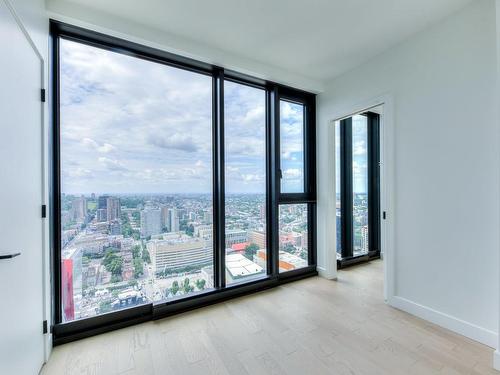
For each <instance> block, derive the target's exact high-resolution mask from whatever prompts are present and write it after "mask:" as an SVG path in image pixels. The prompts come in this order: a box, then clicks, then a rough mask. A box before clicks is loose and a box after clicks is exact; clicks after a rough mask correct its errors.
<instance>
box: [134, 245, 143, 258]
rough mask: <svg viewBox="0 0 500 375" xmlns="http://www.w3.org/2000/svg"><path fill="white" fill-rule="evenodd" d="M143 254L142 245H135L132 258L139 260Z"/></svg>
mask: <svg viewBox="0 0 500 375" xmlns="http://www.w3.org/2000/svg"><path fill="white" fill-rule="evenodd" d="M140 253H141V245H134V246H133V247H132V257H133V258H134V259H136V258H139V257H140Z"/></svg>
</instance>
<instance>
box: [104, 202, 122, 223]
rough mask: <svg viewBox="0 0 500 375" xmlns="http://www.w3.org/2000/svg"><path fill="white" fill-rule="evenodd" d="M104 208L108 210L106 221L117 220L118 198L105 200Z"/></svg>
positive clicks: (119, 211) (119, 210)
mask: <svg viewBox="0 0 500 375" xmlns="http://www.w3.org/2000/svg"><path fill="white" fill-rule="evenodd" d="M106 207H107V210H108V215H107V219H108V221H113V220H119V219H120V216H121V206H120V198H115V197H109V198H108V199H107V200H106Z"/></svg>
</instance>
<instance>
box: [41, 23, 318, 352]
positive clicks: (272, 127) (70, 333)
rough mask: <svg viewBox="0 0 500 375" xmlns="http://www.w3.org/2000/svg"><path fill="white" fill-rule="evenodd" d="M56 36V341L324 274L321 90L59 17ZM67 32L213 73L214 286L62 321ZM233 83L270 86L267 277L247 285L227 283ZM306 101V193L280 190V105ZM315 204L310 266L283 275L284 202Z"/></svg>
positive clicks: (53, 171)
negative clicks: (227, 94)
mask: <svg viewBox="0 0 500 375" xmlns="http://www.w3.org/2000/svg"><path fill="white" fill-rule="evenodd" d="M50 35H51V38H50V42H51V71H50V78H51V93H50V94H51V96H50V99H51V112H52V113H51V123H52V127H51V137H50V140H51V145H50V146H51V147H50V149H51V166H50V174H51V185H52V186H51V189H50V192H51V193H50V194H51V197H50V199H51V202H52V205H51V206H52V209H51V210H50V222H51V228H52V230H51V249H52V251H51V257H52V259H51V267H52V270H51V274H52V281H53V282H52V296H53V298H52V313H53V320H52V321H53V325H52V330H51V331H52V333H53V344H54V345H59V344H63V343H66V342H70V341H74V340H77V339H80V338H84V337H89V336H92V335H96V334H99V333H103V332H107V331H111V330H114V329H118V328H122V327H126V326H130V325H133V324H137V323H140V322H145V321H149V320H156V319H161V318H163V317H167V316H170V315H173V314H177V313H180V312H183V311H187V310H191V309H194V308H198V307H202V306H206V305H210V304H213V303H217V302H219V301H223V300H227V299H230V298H234V297H237V296H241V295H246V294H249V293H253V292H257V291H260V290H263V289H267V288H271V287H275V286H278V285H280V284H282V283H285V282H289V281H293V280H298V279H302V278H305V277H310V276H315V275H317V271H316V136H315V134H316V130H315V123H316V117H315V116H316V113H315V111H316V108H315V106H316V96H315V94H312V93H308V92H306V91H302V90H297V89H294V88H291V87H288V86H285V85H281V84H278V83H276V82H272V81H268V80H263V79H259V78H255V77H252V76H249V75H246V74H242V73H239V72H236V71H232V70H227V69H224V68H222V67H219V66H215V65H211V64H208V63H204V62H200V61H197V60H193V59H190V58H186V57H182V56H178V55H174V54H172V53H169V52H165V51H162V50H159V49H155V48H152V47H148V46H144V45H141V44H138V43H134V42H130V41H127V40H124V39H120V38H116V37H113V36H109V35H106V34H102V33H98V32H95V31H91V30H88V29H84V28H81V27H77V26H74V25H70V24H67V23H63V22H60V21H55V20H50ZM61 38H64V39H67V40H72V41H75V42H78V43H83V44H86V45H90V46H94V47H97V48H101V49H105V50H108V51H112V52H117V53H122V54H126V55H128V56H133V57H136V58H140V59H145V60H149V61H152V62H156V63H160V64H165V65H168V66H172V67H176V68H180V69H184V70H188V71H193V72H196V73H202V74H205V75H209V76H211V77H212V93H213V95H212V120H213V124H212V147H213V160H212V163H213V219H214V239H213V240H214V289H213V290H210V291H207V292H205V293H203V294H196V295H191V296H187V297H185V298H182V299H175V300H172V301H166V302H163V303H161V304H153V303H148V304H144V305H139V306H135V307H131V308H128V309H124V310H118V311H113V312H108V313H104V314H101V315H99V316H96V317H91V318H85V319H80V320H74V321H71V322H63V321H62V309H61V307H62V297H61V170H60V166H61V165H60V161H61V154H60V112H59V109H60V76H59V57H60V53H59V40H60V39H61ZM225 80H228V81H232V82H236V83H240V84H244V85H248V86H252V87H257V88H260V89H264V90H265V92H266V231H267V232H266V242H267V252H268V254H267V276H266V277H264V278H261V279H257V280H250V281H248V282H246V283H236V284H234V285H232V284H231V285H226V281H225V225H224V223H225V211H224V210H225V176H224V174H225V164H224V151H225V150H224V81H225ZM281 99H284V100H288V101H293V102H298V103H301V104H303V105H304V108H305V119H304V159H305V161H304V183H305V189H304V192H303V193H300V194H281V193H280V190H279V189H280V185H281V181H280V170H279V169H280V159H279V158H280V156H279V150H280V148H279V127H280V117H279V115H280V114H279V112H280V111H279V108H280V106H279V104H280V100H281ZM287 203H306V204H307V205H308V250H309V259H308V266H307V267H304V268H301V269H296V270H292V271H288V272H286V273H281V274H280V273H279V267H278V265H279V259H278V251H279V233H278V230H279V223H278V220H279V217H278V213H279V205H281V204H287Z"/></svg>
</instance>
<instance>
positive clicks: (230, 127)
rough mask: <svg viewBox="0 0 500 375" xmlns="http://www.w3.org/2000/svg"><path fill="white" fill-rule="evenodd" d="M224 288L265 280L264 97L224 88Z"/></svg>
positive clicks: (253, 91)
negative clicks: (229, 285)
mask: <svg viewBox="0 0 500 375" xmlns="http://www.w3.org/2000/svg"><path fill="white" fill-rule="evenodd" d="M224 85H225V86H224V100H225V103H224V116H225V118H224V121H225V123H224V132H225V148H226V149H225V162H226V179H225V180H226V207H225V213H226V283H227V284H232V283H236V282H242V281H248V280H251V279H255V278H259V277H263V276H266V257H267V250H266V248H267V246H266V93H265V91H264V90H261V89H257V88H253V87H249V86H245V85H241V84H238V83H234V82H229V81H226V82H225V83H224Z"/></svg>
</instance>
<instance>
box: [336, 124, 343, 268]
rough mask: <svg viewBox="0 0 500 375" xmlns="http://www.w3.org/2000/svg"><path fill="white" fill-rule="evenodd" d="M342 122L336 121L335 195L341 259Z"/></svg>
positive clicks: (338, 248) (339, 256) (338, 247)
mask: <svg viewBox="0 0 500 375" xmlns="http://www.w3.org/2000/svg"><path fill="white" fill-rule="evenodd" d="M340 155H341V152H340V121H335V195H336V200H335V201H336V209H335V215H336V227H335V228H336V233H337V258H339V259H340V258H341V253H342V223H341V219H342V215H341V211H340V207H341V203H340V194H341V191H340V189H341V184H340Z"/></svg>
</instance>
